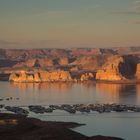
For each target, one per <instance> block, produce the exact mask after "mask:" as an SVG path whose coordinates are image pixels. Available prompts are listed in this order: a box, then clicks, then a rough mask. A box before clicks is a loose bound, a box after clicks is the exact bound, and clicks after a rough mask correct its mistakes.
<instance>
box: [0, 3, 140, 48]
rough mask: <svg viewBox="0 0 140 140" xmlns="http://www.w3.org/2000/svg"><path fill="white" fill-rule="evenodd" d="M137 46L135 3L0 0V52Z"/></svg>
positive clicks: (139, 28) (139, 21) (138, 10)
mask: <svg viewBox="0 0 140 140" xmlns="http://www.w3.org/2000/svg"><path fill="white" fill-rule="evenodd" d="M127 46H140V1H138V0H0V48H73V47H78V48H79V47H88V48H89V47H127Z"/></svg>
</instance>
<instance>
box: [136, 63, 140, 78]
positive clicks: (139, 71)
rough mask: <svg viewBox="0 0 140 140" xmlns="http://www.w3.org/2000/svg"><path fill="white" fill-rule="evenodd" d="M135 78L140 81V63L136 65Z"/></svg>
mask: <svg viewBox="0 0 140 140" xmlns="http://www.w3.org/2000/svg"><path fill="white" fill-rule="evenodd" d="M135 77H136V79H138V80H140V63H138V64H137V67H136V75H135Z"/></svg>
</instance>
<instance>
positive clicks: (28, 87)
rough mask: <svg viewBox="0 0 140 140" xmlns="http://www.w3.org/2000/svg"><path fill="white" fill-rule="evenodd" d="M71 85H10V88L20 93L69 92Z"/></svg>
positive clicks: (60, 83) (59, 83)
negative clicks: (37, 91)
mask: <svg viewBox="0 0 140 140" xmlns="http://www.w3.org/2000/svg"><path fill="white" fill-rule="evenodd" d="M72 85H73V84H72V83H67V84H66V83H62V82H58V83H11V87H13V88H19V89H20V90H22V91H26V90H33V89H34V90H35V89H37V90H51V89H53V90H57V91H59V92H63V93H66V92H69V90H70V89H71V88H72Z"/></svg>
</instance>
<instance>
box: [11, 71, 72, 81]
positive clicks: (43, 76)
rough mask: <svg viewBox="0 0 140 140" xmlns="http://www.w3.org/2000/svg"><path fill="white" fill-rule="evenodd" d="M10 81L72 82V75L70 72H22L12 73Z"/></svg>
mask: <svg viewBox="0 0 140 140" xmlns="http://www.w3.org/2000/svg"><path fill="white" fill-rule="evenodd" d="M9 81H13V82H54V81H72V78H71V75H70V73H69V72H68V71H52V72H47V71H34V72H32V73H30V72H27V71H20V72H18V73H12V74H11V75H10V77H9Z"/></svg>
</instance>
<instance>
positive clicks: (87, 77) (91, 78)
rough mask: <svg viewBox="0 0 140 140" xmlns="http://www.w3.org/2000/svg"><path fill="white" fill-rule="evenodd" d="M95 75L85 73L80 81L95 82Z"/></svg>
mask: <svg viewBox="0 0 140 140" xmlns="http://www.w3.org/2000/svg"><path fill="white" fill-rule="evenodd" d="M93 78H94V75H93V74H92V73H90V72H89V73H84V74H82V75H81V77H80V81H87V80H93Z"/></svg>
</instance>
